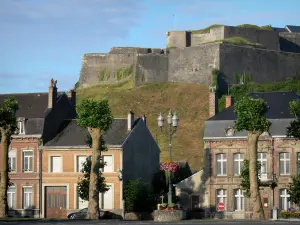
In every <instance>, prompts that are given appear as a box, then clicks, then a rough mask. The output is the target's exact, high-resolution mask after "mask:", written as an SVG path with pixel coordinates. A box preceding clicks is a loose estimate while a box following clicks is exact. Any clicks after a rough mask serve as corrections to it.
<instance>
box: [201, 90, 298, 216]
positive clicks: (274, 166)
mask: <svg viewBox="0 0 300 225" xmlns="http://www.w3.org/2000/svg"><path fill="white" fill-rule="evenodd" d="M250 96H251V97H253V98H262V99H264V100H265V102H266V104H267V105H268V112H266V114H265V117H266V118H267V119H268V120H269V121H270V122H271V123H272V124H271V127H270V129H269V130H268V131H265V132H264V133H263V134H262V135H261V137H260V139H259V142H258V155H257V157H258V161H259V162H260V164H261V169H260V171H259V179H260V194H261V199H262V204H263V208H264V212H265V216H266V218H270V216H271V211H272V209H273V208H274V207H277V208H278V209H279V210H287V209H288V208H290V207H294V208H297V206H295V205H293V204H291V203H290V202H289V200H288V198H289V195H288V192H287V188H288V186H289V182H291V181H292V176H294V175H296V174H297V173H298V172H299V169H297V162H298V161H299V160H300V141H299V140H295V139H292V138H287V136H286V128H287V127H288V126H289V124H290V122H291V121H292V120H293V119H294V116H293V115H291V114H290V112H289V107H288V106H289V102H290V101H292V100H295V99H300V96H298V95H297V94H296V93H294V92H272V93H252V94H250ZM215 101H216V95H215V93H210V105H211V107H210V110H211V111H210V115H211V116H212V117H211V118H210V119H208V120H207V121H206V122H205V131H204V148H205V157H206V160H205V161H206V162H209V164H207V165H205V167H204V170H203V173H204V174H205V176H204V177H205V179H203V180H202V181H201V182H202V186H203V187H204V189H203V190H202V191H203V193H205V195H206V199H208V200H207V201H206V202H205V204H203V205H201V204H202V203H203V200H201V199H200V200H199V203H198V205H199V207H200V206H201V207H202V208H205V211H206V212H207V213H208V214H211V213H212V212H213V213H214V214H215V213H216V214H215V215H219V216H221V217H223V218H234V219H235V218H237V219H241V218H251V216H252V209H253V206H252V204H251V201H250V200H249V199H248V198H246V197H245V196H244V191H243V190H242V189H241V187H240V184H241V177H240V175H241V171H242V168H243V163H244V159H249V155H248V142H247V132H246V131H240V132H237V131H236V130H235V129H234V121H235V119H236V115H235V114H234V112H233V105H232V99H231V97H230V96H227V98H226V109H225V110H224V111H222V112H220V113H217V114H216V115H214V114H215V109H216V107H215V105H216V104H215ZM201 201H202V202H201ZM219 203H223V204H224V209H223V210H219V209H218V205H219Z"/></svg>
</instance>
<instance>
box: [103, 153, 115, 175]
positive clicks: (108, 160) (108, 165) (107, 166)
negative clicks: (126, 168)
mask: <svg viewBox="0 0 300 225" xmlns="http://www.w3.org/2000/svg"><path fill="white" fill-rule="evenodd" d="M103 162H104V163H106V164H105V166H104V168H103V172H114V169H113V168H114V165H113V157H112V156H111V155H104V156H103Z"/></svg>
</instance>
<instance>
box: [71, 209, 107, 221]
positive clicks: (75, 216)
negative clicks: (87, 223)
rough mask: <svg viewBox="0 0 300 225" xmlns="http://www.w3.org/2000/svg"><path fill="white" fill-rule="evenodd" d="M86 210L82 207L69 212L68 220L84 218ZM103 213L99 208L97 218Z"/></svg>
mask: <svg viewBox="0 0 300 225" xmlns="http://www.w3.org/2000/svg"><path fill="white" fill-rule="evenodd" d="M87 212H88V208H84V209H81V210H79V211H78V212H73V213H70V214H69V215H68V219H70V220H75V219H85V218H86V215H87ZM104 213H105V212H104V211H102V210H101V209H99V219H101V218H102V217H103V216H104Z"/></svg>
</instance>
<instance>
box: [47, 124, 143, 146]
mask: <svg viewBox="0 0 300 225" xmlns="http://www.w3.org/2000/svg"><path fill="white" fill-rule="evenodd" d="M138 121H139V119H137V120H136V121H135V124H136V123H137V122H138ZM135 124H134V125H135ZM129 133H130V131H128V130H127V119H114V120H113V122H112V125H111V128H110V129H109V130H108V131H107V132H106V133H105V134H104V141H105V143H106V145H122V144H123V143H124V141H125V139H126V138H127V136H128V135H129ZM87 135H88V130H87V129H83V128H81V127H80V126H79V125H78V123H77V120H76V119H73V120H65V121H64V122H63V123H62V125H61V128H60V133H59V134H58V135H57V136H56V137H55V138H54V139H52V140H51V141H49V142H47V143H46V144H45V146H48V147H70V146H71V147H76V146H77V147H78V146H87V144H86V138H87Z"/></svg>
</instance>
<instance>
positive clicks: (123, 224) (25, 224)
mask: <svg viewBox="0 0 300 225" xmlns="http://www.w3.org/2000/svg"><path fill="white" fill-rule="evenodd" d="M0 224H1V225H2V224H3V225H4V224H5V225H20V224H21V225H31V224H32V225H51V224H55V225H73V224H74V225H82V224H84V225H93V224H100V225H102V224H103V225H105V224H107V225H110V224H111V225H128V224H133V225H135V224H137V225H138V224H141V225H148V224H149V225H150V224H157V222H153V221H118V220H100V221H99V220H98V221H97V220H96V221H91V220H50V221H49V220H35V221H32V220H31V221H13V220H12V221H0ZM163 224H166V225H171V224H176V225H189V224H190V225H194V224H201V225H223V224H224V225H229V224H236V225H251V224H266V225H267V224H270V225H271V224H275V225H285V224H291V225H292V224H299V221H268V220H267V221H243V220H188V221H180V222H168V223H166V222H165V223H163Z"/></svg>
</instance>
